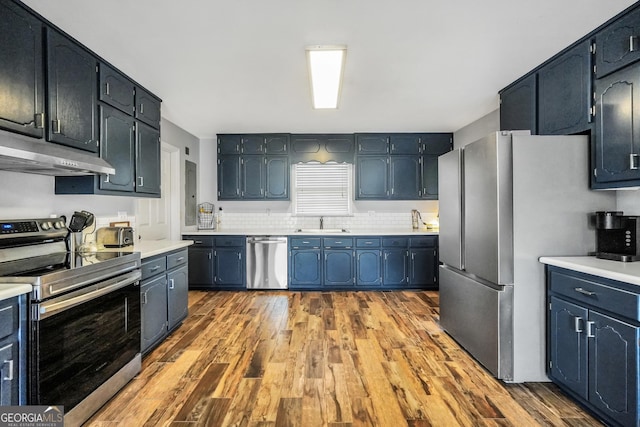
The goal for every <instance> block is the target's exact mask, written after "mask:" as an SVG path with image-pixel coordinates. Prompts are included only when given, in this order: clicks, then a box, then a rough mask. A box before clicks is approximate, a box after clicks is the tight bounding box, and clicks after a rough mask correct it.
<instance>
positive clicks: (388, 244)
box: [382, 237, 409, 248]
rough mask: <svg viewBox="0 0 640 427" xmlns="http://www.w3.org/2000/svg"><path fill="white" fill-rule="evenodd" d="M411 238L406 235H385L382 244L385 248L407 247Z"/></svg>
mask: <svg viewBox="0 0 640 427" xmlns="http://www.w3.org/2000/svg"><path fill="white" fill-rule="evenodd" d="M408 243H409V239H408V238H406V237H385V238H384V239H382V246H384V247H385V248H406V247H407V245H408Z"/></svg>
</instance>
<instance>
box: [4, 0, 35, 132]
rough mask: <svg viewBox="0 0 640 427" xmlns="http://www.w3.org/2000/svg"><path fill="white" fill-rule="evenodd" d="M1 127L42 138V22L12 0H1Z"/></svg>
mask: <svg viewBox="0 0 640 427" xmlns="http://www.w3.org/2000/svg"><path fill="white" fill-rule="evenodd" d="M0 58H2V59H1V60H0V128H2V129H6V130H10V131H13V132H19V133H22V134H25V135H30V136H35V137H38V138H42V137H43V135H44V69H43V65H42V24H41V22H40V20H38V19H37V18H36V17H34V16H32V15H31V14H29V13H28V12H26V11H25V10H24V9H22V8H21V7H19V6H18V5H17V4H16V3H14V2H12V1H7V0H2V1H0Z"/></svg>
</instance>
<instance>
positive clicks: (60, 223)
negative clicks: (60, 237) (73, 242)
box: [53, 221, 64, 230]
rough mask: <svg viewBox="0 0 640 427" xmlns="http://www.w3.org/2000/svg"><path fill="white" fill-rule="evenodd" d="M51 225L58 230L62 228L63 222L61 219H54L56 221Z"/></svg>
mask: <svg viewBox="0 0 640 427" xmlns="http://www.w3.org/2000/svg"><path fill="white" fill-rule="evenodd" d="M53 227H54V228H55V229H56V230H59V229H61V228H64V222H62V221H56V222H55V223H54V224H53Z"/></svg>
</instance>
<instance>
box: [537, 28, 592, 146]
mask: <svg viewBox="0 0 640 427" xmlns="http://www.w3.org/2000/svg"><path fill="white" fill-rule="evenodd" d="M591 51H592V48H591V41H590V40H585V41H583V42H582V43H580V44H578V45H576V46H575V47H573V48H572V49H570V50H569V51H567V52H564V53H563V54H562V55H560V56H559V57H557V58H556V59H554V60H553V61H551V62H550V63H549V64H547V65H545V66H543V67H542V68H541V69H540V70H539V71H538V134H540V135H568V134H574V133H579V132H584V131H588V130H589V129H590V128H591V123H592V116H591V107H592V104H593V101H592V100H593V88H592V84H591V81H592V79H591V76H592V65H591V64H592V60H591V58H592V54H591Z"/></svg>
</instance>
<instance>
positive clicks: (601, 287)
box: [549, 270, 640, 321]
mask: <svg viewBox="0 0 640 427" xmlns="http://www.w3.org/2000/svg"><path fill="white" fill-rule="evenodd" d="M549 280H550V289H551V291H552V292H555V293H557V294H560V295H565V296H567V297H569V298H571V299H573V300H576V301H580V302H584V303H586V304H589V305H592V306H594V307H598V308H602V309H605V310H608V311H611V312H613V313H616V314H619V315H621V316H625V317H628V318H630V319H633V320H636V321H640V312H639V310H640V294H637V293H634V292H630V291H626V290H624V289H618V288H615V287H613V286H610V285H614V286H615V282H613V281H609V280H607V279H603V278H599V277H596V276H588V275H585V276H584V277H582V276H580V277H578V276H577V275H574V273H572V272H569V271H567V270H551V272H550V276H549Z"/></svg>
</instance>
